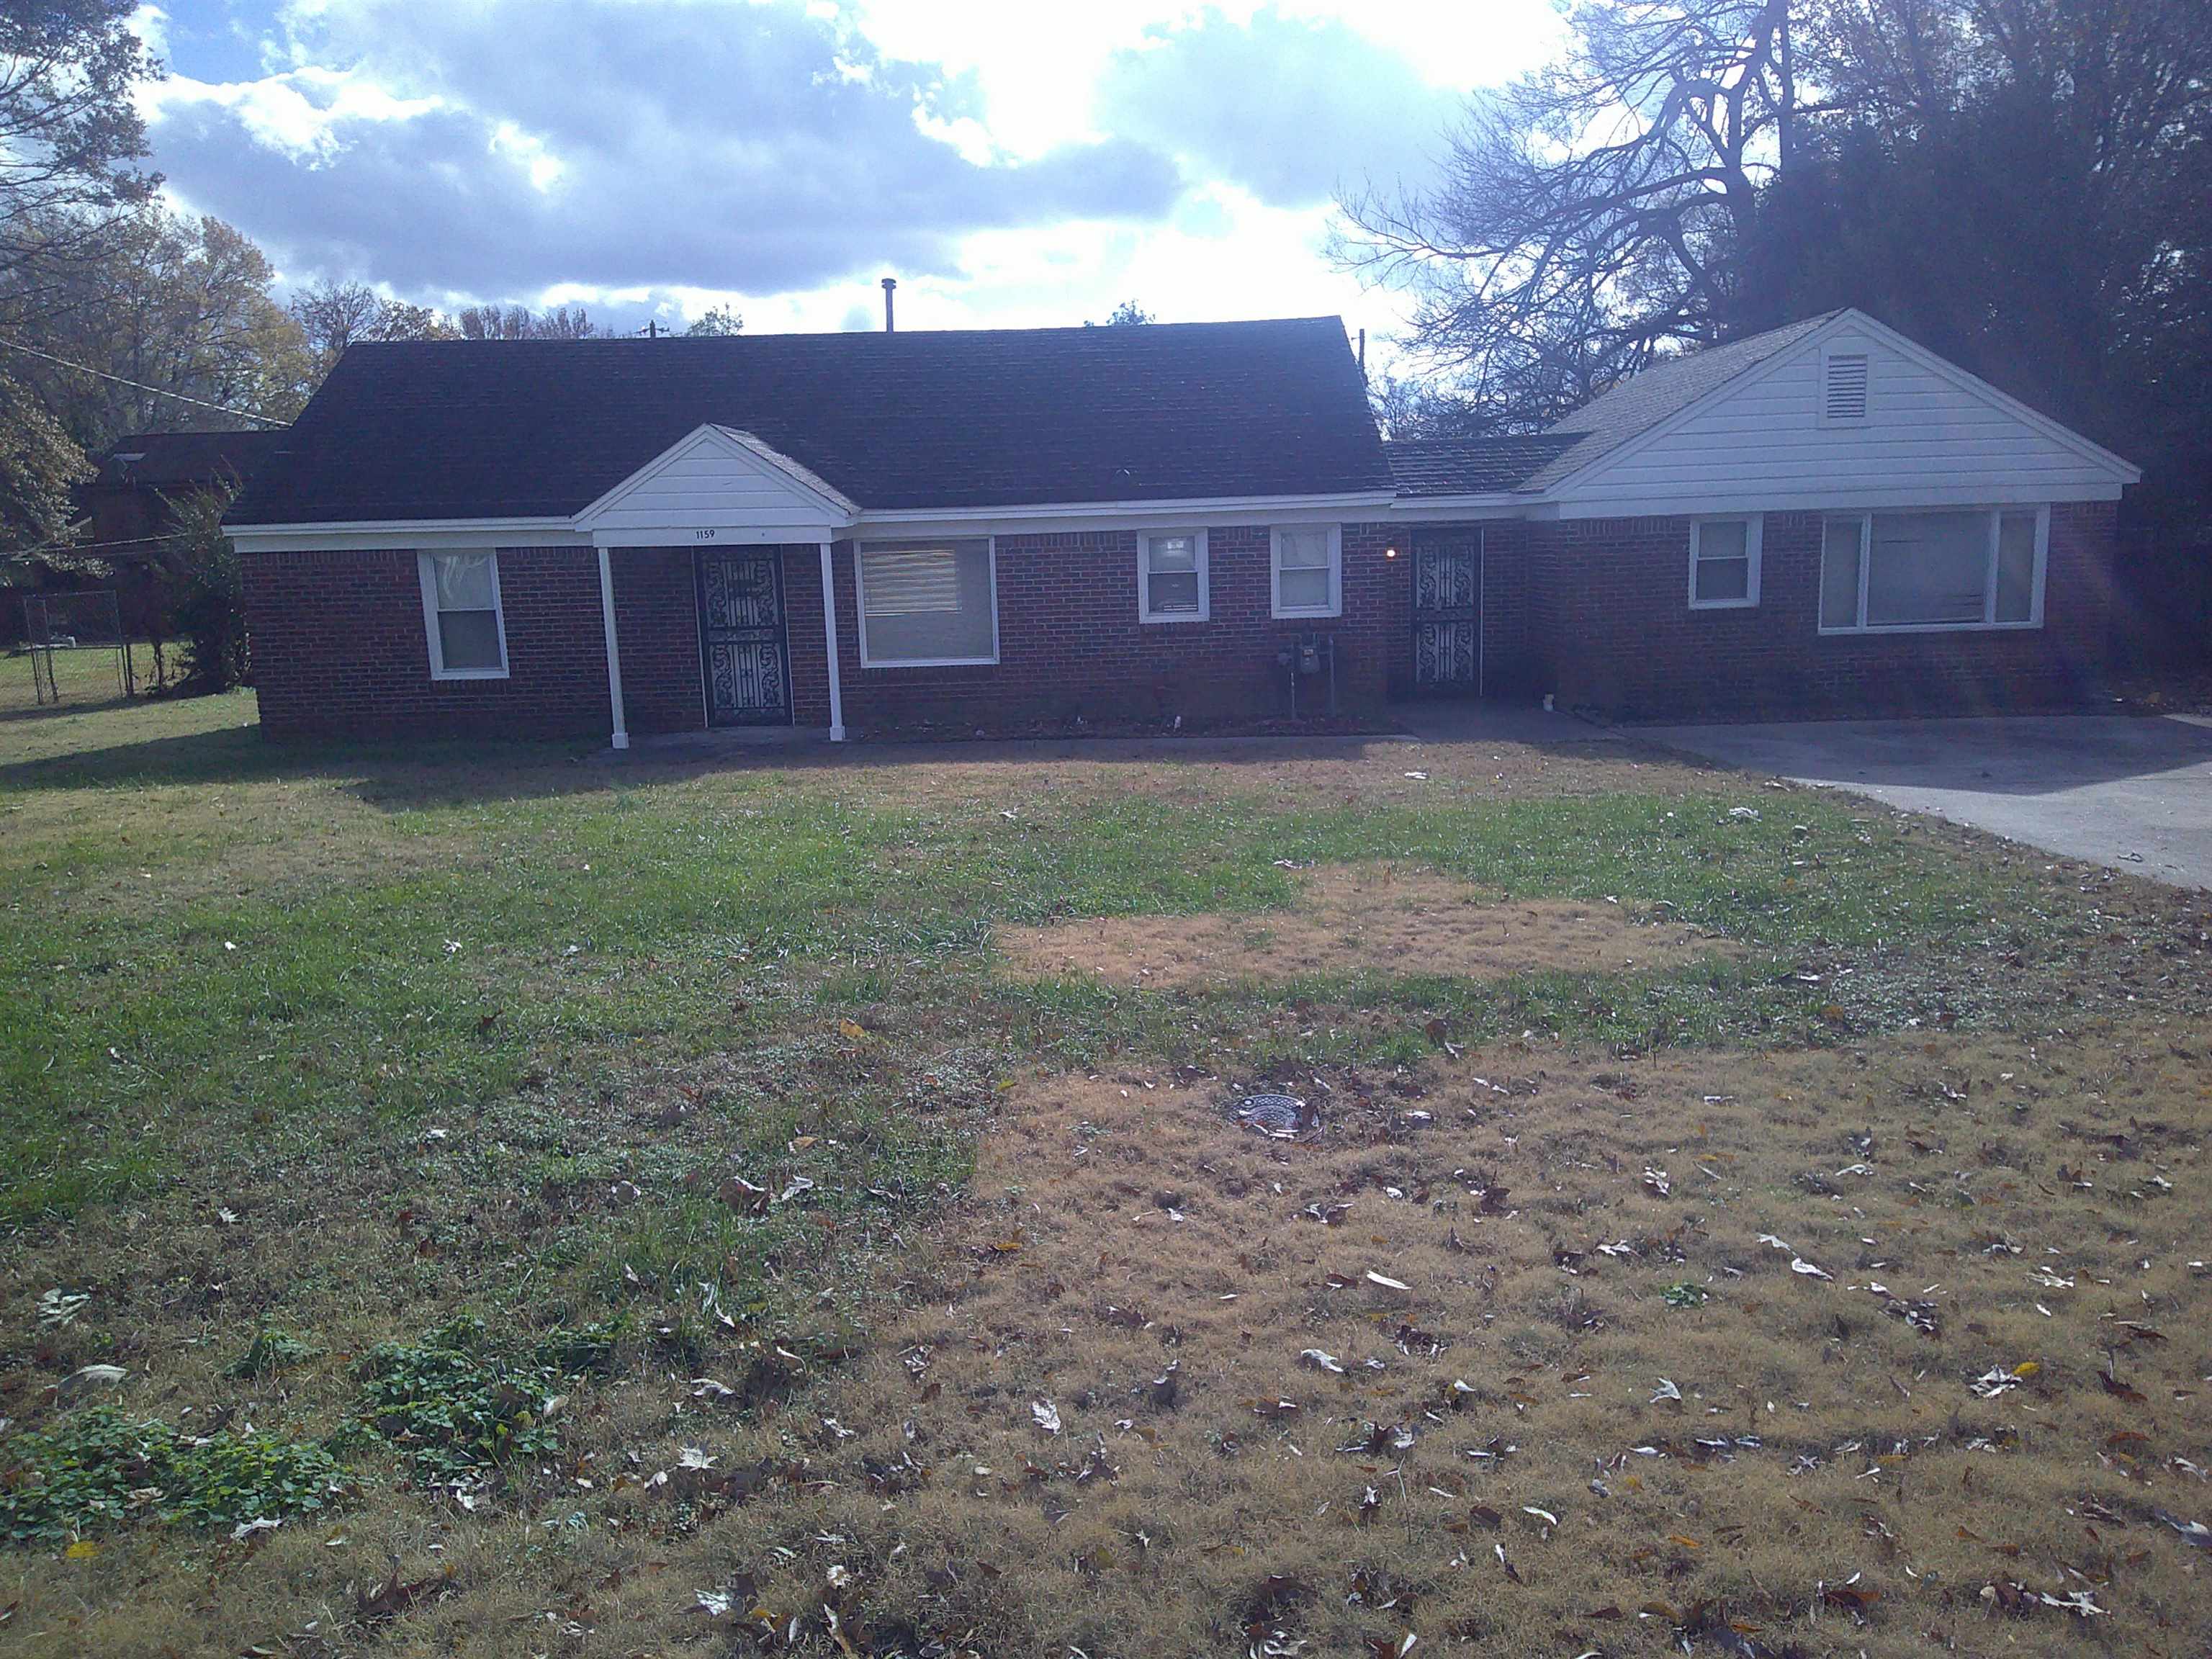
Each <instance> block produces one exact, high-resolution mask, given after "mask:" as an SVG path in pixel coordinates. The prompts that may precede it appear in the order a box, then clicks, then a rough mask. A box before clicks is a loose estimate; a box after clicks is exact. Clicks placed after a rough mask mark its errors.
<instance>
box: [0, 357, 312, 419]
mask: <svg viewBox="0 0 2212 1659" xmlns="http://www.w3.org/2000/svg"><path fill="white" fill-rule="evenodd" d="M0 346H6V347H7V348H8V349H9V350H10V351H20V352H22V353H24V354H25V355H27V356H33V357H42V358H44V359H45V360H46V362H50V363H55V364H58V365H59V366H60V367H62V368H67V369H73V370H75V371H76V373H77V374H90V375H93V376H94V377H95V378H97V379H99V380H112V381H114V382H115V384H116V385H118V386H129V387H131V389H132V390H133V391H136V392H152V393H153V394H154V395H155V397H156V398H175V399H176V400H177V401H178V402H179V403H180V404H191V405H192V406H193V407H194V408H196V409H212V410H215V411H216V414H218V415H228V416H231V417H232V418H233V419H234V420H240V421H258V422H260V423H261V424H262V425H264V426H283V425H284V424H285V422H283V421H279V420H274V419H271V418H270V416H266V415H255V414H252V413H249V412H248V411H247V410H243V409H233V408H231V407H230V406H229V405H228V404H211V403H210V402H209V401H208V400H207V399H206V398H187V397H186V396H185V394H184V393H183V392H171V391H169V390H168V389H167V387H166V386H148V385H147V384H146V383H145V381H143V380H130V379H127V378H125V376H123V375H120V374H109V373H108V372H107V371H106V369H104V368H93V367H92V366H91V365H90V364H88V363H73V362H70V360H69V359H68V358H66V357H57V356H54V354H53V353H52V352H51V351H41V350H40V349H38V348H37V347H36V346H27V345H25V344H24V343H22V342H21V340H9V339H5V338H0Z"/></svg>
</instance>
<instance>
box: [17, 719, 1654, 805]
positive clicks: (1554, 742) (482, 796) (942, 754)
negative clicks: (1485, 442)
mask: <svg viewBox="0 0 2212 1659" xmlns="http://www.w3.org/2000/svg"><path fill="white" fill-rule="evenodd" d="M160 706H163V705H146V704H131V705H115V706H112V707H107V708H101V709H99V710H94V709H92V708H84V707H75V708H64V709H61V710H48V711H46V713H48V714H76V715H84V714H95V715H96V716H97V723H96V726H95V727H94V730H93V731H90V732H87V733H86V734H85V735H86V737H87V738H88V739H91V740H94V741H96V740H97V739H98V738H106V737H108V736H111V735H112V734H115V733H118V732H126V731H128V730H130V729H131V722H132V721H133V720H134V719H135V717H136V716H137V714H139V713H140V711H141V710H142V709H144V708H150V707H160ZM167 706H172V707H173V706H174V705H167ZM1482 735H1484V736H1485V737H1486V738H1488V740H1491V741H1501V740H1502V741H1509V742H1513V743H1516V744H1528V746H1532V747H1534V748H1538V749H1541V750H1547V751H1550V752H1559V753H1562V754H1575V755H1587V754H1589V753H1590V752H1591V750H1592V749H1593V748H1594V747H1595V746H1597V745H1596V744H1594V742H1593V735H1594V734H1592V733H1590V732H1588V731H1587V730H1586V729H1583V728H1579V727H1571V726H1570V727H1564V728H1561V729H1555V730H1547V731H1545V732H1541V733H1538V732H1522V731H1514V732H1498V733H1485V734H1482ZM1439 736H1440V737H1441V738H1442V740H1443V741H1447V742H1449V741H1456V740H1460V738H1459V734H1457V733H1450V734H1439ZM1405 741H1406V740H1405V739H1404V738H1400V737H1395V736H1391V735H1386V734H1334V733H1327V734H1325V733H1282V734H1269V735H1264V736H1258V735H1243V736H1240V735H1231V734H1205V735H1191V736H1169V735H1161V736H1158V737H1146V736H1128V735H1114V736H1100V737H1085V736H1054V737H1024V738H975V739H966V738H951V739H937V740H924V741H915V740H909V739H904V738H900V739H892V738H878V739H871V740H866V741H859V742H854V743H848V744H829V743H827V742H822V741H800V742H796V743H790V742H786V743H758V742H745V741H737V740H732V739H729V738H724V737H721V736H720V735H719V734H716V733H711V732H699V733H696V734H691V733H684V734H678V735H677V736H675V737H673V738H665V739H659V740H649V741H648V742H647V743H646V744H642V745H641V747H639V748H637V749H635V750H629V752H627V753H623V754H616V753H614V752H612V751H611V750H607V749H605V747H603V746H602V745H601V744H600V743H599V741H598V740H597V739H596V738H592V737H589V736H586V737H576V738H540V739H527V740H505V741H502V740H500V739H496V738H438V739H435V740H431V741H423V742H408V741H405V740H401V739H377V740H335V739H333V740H315V739H292V738H283V739H276V738H268V737H265V736H264V734H263V732H262V731H261V729H260V728H259V727H258V726H256V725H253V724H251V723H243V724H239V725H232V726H222V727H220V728H217V729H215V730H211V731H198V732H176V733H172V734H167V735H163V736H160V737H148V738H137V739H136V740H134V741H130V742H111V743H106V744H100V746H97V747H94V746H87V747H83V748H79V749H76V750H70V751H69V752H65V753H56V754H48V755H43V756H38V757H31V758H27V759H22V760H15V761H9V762H0V791H9V790H39V789H69V788H87V787H94V788H96V787H117V786H142V785H151V784H222V783H262V782H278V781H312V780H324V781H334V782H337V783H339V784H341V785H343V787H346V788H347V789H349V791H351V793H354V794H355V795H356V797H357V798H358V799H360V800H362V802H363V803H364V804H365V805H369V806H372V807H375V808H379V809H380V810H386V811H406V810H412V809H419V808H425V807H438V806H447V805H454V806H459V805H473V804H478V803H483V802H489V801H500V800H530V799H549V798H558V797H562V796H570V795H581V794H592V793H605V792H616V791H621V790H623V789H628V788H632V787H638V786H641V785H648V784H662V783H671V782H684V781H689V780H690V779H694V778H700V777H707V776H711V775H718V774H729V775H742V774H747V773H768V772H787V773H788V772H796V773H814V772H822V773H830V772H840V773H848V774H863V773H882V772H897V771H902V770H905V769H913V768H927V767H939V766H962V765H992V764H999V765H1005V764H1037V763H1054V762H1064V761H1079V762H1083V763H1088V764H1091V765H1096V766H1102V767H1108V768H1111V767H1116V766H1128V767H1145V768H1159V767H1170V768H1171V767H1176V766H1193V767H1196V766H1204V767H1208V768H1215V767H1222V766H1249V767H1257V768H1264V767H1272V766H1279V765H1282V764H1284V763H1299V762H1307V761H1359V760H1363V759H1366V758H1369V757H1371V756H1373V755H1374V754H1375V753H1376V752H1377V751H1378V750H1383V749H1393V748H1395V747H1396V746H1398V745H1399V744H1402V743H1404V742H1405ZM1609 750H1610V751H1611V752H1619V750H1620V744H1619V743H1618V742H1617V741H1615V742H1614V743H1613V744H1610V745H1609Z"/></svg>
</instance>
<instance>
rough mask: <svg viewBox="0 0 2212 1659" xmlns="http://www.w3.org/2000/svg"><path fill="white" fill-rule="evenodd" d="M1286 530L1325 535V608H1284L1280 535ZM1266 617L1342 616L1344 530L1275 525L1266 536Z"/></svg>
mask: <svg viewBox="0 0 2212 1659" xmlns="http://www.w3.org/2000/svg"><path fill="white" fill-rule="evenodd" d="M1286 530H1290V531H1296V530H1326V531H1328V604H1327V605H1291V606H1288V607H1286V606H1285V605H1284V604H1283V532H1285V531H1286ZM1267 614H1268V615H1269V616H1271V617H1283V618H1289V617H1341V616H1342V615H1343V614H1344V526H1342V525H1340V524H1331V525H1310V524H1296V525H1278V526H1274V527H1273V529H1271V530H1269V531H1268V532H1267Z"/></svg>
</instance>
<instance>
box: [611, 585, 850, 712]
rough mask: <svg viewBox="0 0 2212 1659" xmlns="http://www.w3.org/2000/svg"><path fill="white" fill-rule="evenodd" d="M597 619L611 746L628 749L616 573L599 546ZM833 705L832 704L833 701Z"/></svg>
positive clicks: (832, 677)
mask: <svg viewBox="0 0 2212 1659" xmlns="http://www.w3.org/2000/svg"><path fill="white" fill-rule="evenodd" d="M599 620H600V622H601V623H603V624H604V625H605V629H606V635H607V702H609V703H610V704H611V705H612V707H613V708H614V715H615V732H614V746H615V747H616V748H617V749H627V748H629V726H627V724H626V723H625V722H624V721H623V693H622V650H621V647H619V646H617V644H616V643H615V572H614V566H613V564H612V563H611V562H610V560H609V559H608V557H607V550H606V549H605V548H604V547H602V548H601V549H599ZM829 672H830V681H829V683H830V684H831V685H832V686H835V685H836V683H837V681H836V672H837V671H836V665H834V664H833V665H831V667H830V671H829ZM830 695H831V696H832V698H833V699H834V698H835V696H836V692H835V691H834V690H833V691H832V692H831V694H830ZM832 706H833V707H834V706H835V704H834V702H833V704H832Z"/></svg>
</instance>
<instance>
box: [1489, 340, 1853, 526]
mask: <svg viewBox="0 0 2212 1659" xmlns="http://www.w3.org/2000/svg"><path fill="white" fill-rule="evenodd" d="M1843 314H1844V313H1841V312H1833V311H1832V312H1826V313H1822V314H1821V315H1820V316H1817V317H1808V318H1807V319H1804V320H1803V321H1802V322H1796V323H1790V324H1787V325H1784V326H1783V327H1781V328H1772V329H1769V330H1767V331H1765V333H1763V334H1751V335H1747V336H1745V337H1743V338H1742V339H1741V340H1731V341H1729V343H1727V344H1725V345H1717V346H1707V347H1705V349H1703V350H1701V351H1692V352H1687V353H1685V354H1684V355H1683V356H1679V357H1673V358H1669V359H1668V361H1667V362H1662V363H1657V364H1654V365H1653V366H1652V367H1651V368H1647V369H1645V370H1644V371H1643V372H1642V373H1641V374H1632V375H1631V376H1629V378H1628V379H1626V380H1623V381H1622V382H1620V385H1618V386H1614V387H1613V388H1612V389H1611V390H1610V391H1607V392H1603V393H1601V394H1600V395H1599V396H1598V397H1595V398H1592V399H1591V400H1590V401H1589V403H1587V404H1583V406H1582V407H1581V408H1580V409H1578V410H1575V412H1574V413H1573V414H1571V415H1569V416H1565V417H1564V418H1562V419H1560V420H1558V421H1555V422H1553V423H1552V425H1551V427H1550V428H1548V430H1549V431H1550V432H1551V433H1553V434H1554V435H1569V434H1573V435H1578V437H1579V441H1577V443H1576V445H1575V446H1574V447H1573V449H1572V451H1571V453H1564V454H1562V455H1560V456H1559V459H1556V460H1554V461H1553V463H1552V464H1551V465H1548V466H1547V467H1545V468H1544V469H1543V470H1542V471H1540V472H1538V473H1537V474H1536V475H1535V476H1534V477H1532V478H1530V479H1529V481H1528V482H1529V484H1530V486H1531V487H1532V488H1534V489H1547V488H1549V487H1550V486H1551V485H1553V484H1555V483H1560V482H1562V481H1563V480H1565V478H1567V477H1571V476H1572V475H1573V474H1575V473H1577V472H1580V471H1583V469H1584V468H1586V467H1589V466H1590V465H1594V464H1595V462H1597V461H1598V460H1599V459H1601V458H1603V457H1604V456H1606V455H1608V454H1610V453H1613V451H1614V450H1616V449H1619V448H1620V447H1622V446H1623V445H1624V444H1626V443H1629V442H1630V441H1632V440H1634V439H1636V438H1638V437H1639V436H1641V435H1643V434H1644V433H1646V432H1648V431H1650V429H1651V428H1654V427H1656V426H1658V425H1659V424H1661V423H1662V422H1665V421H1667V420H1668V419H1669V418H1670V417H1672V416H1675V415H1678V414H1680V412H1681V411H1682V410H1686V409H1689V408H1692V407H1693V406H1695V405H1696V404H1700V403H1702V402H1704V401H1705V399H1706V398H1709V397H1711V396H1712V395H1713V394H1714V393H1715V392H1718V391H1719V390H1720V389H1721V388H1722V387H1723V386H1727V385H1728V384H1729V382H1730V381H1731V380H1735V379H1736V378H1737V377H1738V376H1740V375H1742V374H1747V372H1749V371H1750V370H1752V369H1754V368H1757V367H1759V365H1760V364H1761V363H1764V362H1767V361H1768V360H1770V359H1771V358H1772V357H1774V356H1776V355H1777V354H1778V353H1781V352H1784V351H1787V350H1788V349H1790V347H1792V346H1794V345H1796V343H1798V342H1800V341H1801V340H1804V339H1806V338H1808V337H1810V336H1812V335H1813V334H1814V333H1817V332H1818V331H1820V329H1822V328H1823V327H1825V326H1826V325H1827V324H1828V323H1830V322H1831V321H1832V320H1833V319H1835V318H1837V317H1839V316H1841V315H1843Z"/></svg>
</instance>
